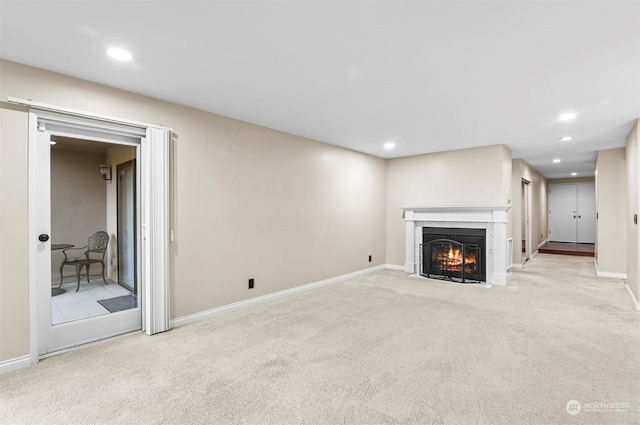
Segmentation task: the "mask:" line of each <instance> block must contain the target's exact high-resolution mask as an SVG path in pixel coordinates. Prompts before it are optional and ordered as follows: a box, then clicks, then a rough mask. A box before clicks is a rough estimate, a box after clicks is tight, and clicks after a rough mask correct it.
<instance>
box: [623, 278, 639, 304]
mask: <svg viewBox="0 0 640 425" xmlns="http://www.w3.org/2000/svg"><path fill="white" fill-rule="evenodd" d="M624 287H625V289H626V290H627V293H628V294H629V296H630V297H631V302H632V303H633V307H634V308H635V309H636V311H640V303H639V302H638V300H637V299H636V296H635V295H633V291H632V290H631V288H629V285H627V284H625V285H624Z"/></svg>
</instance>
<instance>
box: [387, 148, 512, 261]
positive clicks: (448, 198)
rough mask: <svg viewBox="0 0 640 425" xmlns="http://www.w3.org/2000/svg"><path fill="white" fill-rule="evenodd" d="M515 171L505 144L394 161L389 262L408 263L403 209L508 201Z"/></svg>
mask: <svg viewBox="0 0 640 425" xmlns="http://www.w3.org/2000/svg"><path fill="white" fill-rule="evenodd" d="M507 162H508V164H507ZM510 172H511V151H509V149H507V148H505V147H504V146H503V145H493V146H485V147H481V148H473V149H462V150H457V151H449V152H439V153H433V154H428V155H418V156H412V157H407V158H397V159H391V160H388V161H387V262H388V263H389V264H394V265H403V264H404V256H405V226H404V219H403V210H402V207H409V206H426V205H474V204H475V205H491V204H494V205H495V204H500V205H504V204H506V203H507V202H508V200H509V193H510V188H509V187H508V186H509V182H510V181H511V175H510Z"/></svg>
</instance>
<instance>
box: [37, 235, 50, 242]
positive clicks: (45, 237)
mask: <svg viewBox="0 0 640 425" xmlns="http://www.w3.org/2000/svg"><path fill="white" fill-rule="evenodd" d="M38 240H39V241H40V242H46V241H48V240H49V235H47V234H46V233H43V234H41V235H40V236H38Z"/></svg>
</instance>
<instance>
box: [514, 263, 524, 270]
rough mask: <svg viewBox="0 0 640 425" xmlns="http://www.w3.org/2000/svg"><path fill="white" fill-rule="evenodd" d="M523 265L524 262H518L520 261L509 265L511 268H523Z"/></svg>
mask: <svg viewBox="0 0 640 425" xmlns="http://www.w3.org/2000/svg"><path fill="white" fill-rule="evenodd" d="M523 267H524V264H520V263H513V264H512V265H511V268H512V269H521V268H523Z"/></svg>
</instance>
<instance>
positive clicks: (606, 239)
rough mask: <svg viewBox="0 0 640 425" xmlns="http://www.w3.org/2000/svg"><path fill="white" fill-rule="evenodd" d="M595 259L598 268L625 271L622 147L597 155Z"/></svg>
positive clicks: (625, 186)
mask: <svg viewBox="0 0 640 425" xmlns="http://www.w3.org/2000/svg"><path fill="white" fill-rule="evenodd" d="M595 180H596V214H597V219H596V263H597V265H598V271H600V272H608V273H618V274H626V273H627V243H626V241H627V222H626V220H625V219H626V217H627V166H626V154H625V149H624V148H620V149H608V150H603V151H599V152H598V156H597V158H596V176H595Z"/></svg>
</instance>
